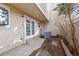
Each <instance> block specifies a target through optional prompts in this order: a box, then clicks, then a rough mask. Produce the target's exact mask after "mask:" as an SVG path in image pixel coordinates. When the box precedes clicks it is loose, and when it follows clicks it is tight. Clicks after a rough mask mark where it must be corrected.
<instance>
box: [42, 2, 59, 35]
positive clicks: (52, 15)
mask: <svg viewBox="0 0 79 59" xmlns="http://www.w3.org/2000/svg"><path fill="white" fill-rule="evenodd" d="M56 5H57V4H55V3H49V4H47V7H48V9H49V10H48V14H49V22H48V23H45V24H43V29H44V30H43V33H44V32H51V35H52V36H55V35H56V34H59V29H58V27H57V26H56V25H55V22H56V21H55V20H56V19H57V13H56V12H55V11H53V8H55V7H56Z"/></svg>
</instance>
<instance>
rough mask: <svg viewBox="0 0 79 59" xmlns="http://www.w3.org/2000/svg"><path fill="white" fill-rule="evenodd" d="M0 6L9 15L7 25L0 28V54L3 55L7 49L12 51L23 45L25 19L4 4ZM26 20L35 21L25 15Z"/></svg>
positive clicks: (21, 14) (18, 12) (15, 10)
mask: <svg viewBox="0 0 79 59" xmlns="http://www.w3.org/2000/svg"><path fill="white" fill-rule="evenodd" d="M0 6H3V7H6V8H7V9H8V10H9V13H10V14H9V16H10V18H9V25H6V26H0V53H3V52H5V51H7V50H9V49H12V48H14V47H17V46H18V45H21V44H23V43H25V42H24V40H26V38H25V37H24V35H25V33H24V32H25V28H24V19H25V18H22V16H23V15H25V14H23V13H22V12H21V11H19V10H17V9H15V8H12V7H9V6H7V5H5V4H0ZM26 18H27V19H28V20H34V21H35V19H33V18H31V17H29V16H27V15H26ZM25 20H26V19H25ZM35 22H38V21H35ZM36 24H38V23H36ZM36 26H38V25H36ZM37 29H38V28H37ZM37 29H36V30H37ZM21 38H24V39H22V40H21ZM29 39H30V38H29Z"/></svg>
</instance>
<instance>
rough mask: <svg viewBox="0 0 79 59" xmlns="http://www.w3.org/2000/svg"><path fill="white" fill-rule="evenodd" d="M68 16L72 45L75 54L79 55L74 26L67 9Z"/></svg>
mask: <svg viewBox="0 0 79 59" xmlns="http://www.w3.org/2000/svg"><path fill="white" fill-rule="evenodd" d="M68 16H69V21H70V25H71V39H72V41H73V45H74V50H75V54H76V55H79V51H78V43H77V40H76V38H75V26H74V24H73V22H72V20H71V15H70V12H69V11H68Z"/></svg>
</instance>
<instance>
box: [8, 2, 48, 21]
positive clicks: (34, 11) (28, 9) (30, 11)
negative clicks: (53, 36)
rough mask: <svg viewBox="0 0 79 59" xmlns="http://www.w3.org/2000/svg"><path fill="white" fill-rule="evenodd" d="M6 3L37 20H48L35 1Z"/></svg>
mask: <svg viewBox="0 0 79 59" xmlns="http://www.w3.org/2000/svg"><path fill="white" fill-rule="evenodd" d="M8 5H10V6H12V7H15V8H17V9H19V10H21V11H23V12H24V13H25V14H26V15H28V16H31V17H33V18H35V19H36V20H38V21H42V22H47V21H48V19H47V17H45V15H44V14H43V13H42V12H41V10H40V9H39V8H38V7H37V5H36V4H35V3H8Z"/></svg>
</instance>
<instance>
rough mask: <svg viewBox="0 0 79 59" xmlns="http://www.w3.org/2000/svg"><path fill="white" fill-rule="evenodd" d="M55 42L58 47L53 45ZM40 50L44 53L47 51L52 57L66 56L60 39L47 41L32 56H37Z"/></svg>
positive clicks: (55, 38) (54, 38)
mask: <svg viewBox="0 0 79 59" xmlns="http://www.w3.org/2000/svg"><path fill="white" fill-rule="evenodd" d="M53 41H56V42H57V45H58V46H55V45H52V42H53ZM40 49H42V51H44V50H47V51H48V52H49V54H50V55H51V56H66V54H65V51H64V49H63V47H62V45H61V43H60V38H59V37H53V38H51V39H49V40H45V41H44V43H43V45H42V46H41V47H40V48H39V49H37V50H35V51H34V52H33V53H32V54H31V55H30V56H34V55H36V54H37V52H38V51H39V50H40Z"/></svg>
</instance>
